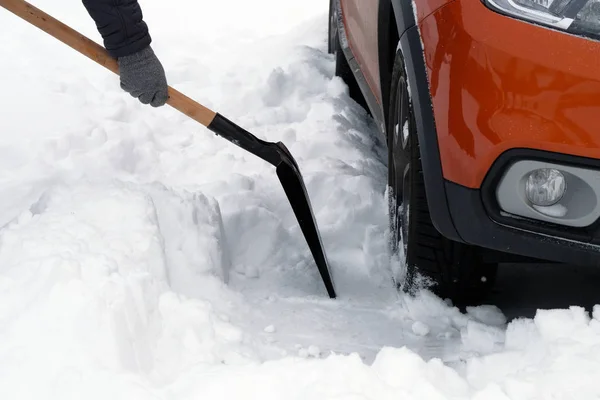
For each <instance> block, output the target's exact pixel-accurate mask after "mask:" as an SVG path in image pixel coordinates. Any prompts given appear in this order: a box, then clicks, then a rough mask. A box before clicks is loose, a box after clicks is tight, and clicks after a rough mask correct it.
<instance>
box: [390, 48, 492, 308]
mask: <svg viewBox="0 0 600 400" xmlns="http://www.w3.org/2000/svg"><path fill="white" fill-rule="evenodd" d="M389 110H390V111H389V121H388V130H387V132H388V153H389V164H388V165H389V172H388V186H389V193H390V195H389V202H390V210H389V216H390V232H391V241H390V244H391V251H392V254H401V255H402V257H403V258H404V261H405V262H404V265H405V271H404V272H405V276H404V278H405V279H404V282H403V284H402V283H399V286H403V289H404V290H405V291H406V292H408V293H411V294H415V293H416V291H417V290H418V289H420V288H421V287H423V286H424V284H425V286H427V284H430V286H429V287H428V288H429V289H430V290H431V291H432V292H434V293H435V294H437V295H438V296H440V297H442V298H449V299H450V300H452V301H453V303H454V304H455V305H459V306H465V305H472V304H478V303H480V302H481V301H483V300H484V298H485V296H486V295H487V294H488V292H489V291H490V289H491V287H492V286H493V283H494V281H495V277H496V272H497V264H495V263H493V264H490V263H484V262H483V261H482V258H481V251H479V249H478V248H476V247H473V246H469V245H466V244H463V243H458V242H454V241H452V240H449V239H447V238H445V237H444V236H442V235H441V234H440V233H439V232H438V231H437V229H436V228H435V227H434V226H433V223H432V222H431V217H430V215H429V207H428V204H427V196H426V193H425V181H424V178H423V171H422V167H421V157H420V149H419V140H418V137H417V132H416V126H415V118H414V113H413V105H412V104H411V101H410V95H409V90H408V84H407V76H406V71H405V67H404V63H403V59H402V57H401V55H400V54H399V55H398V56H397V59H396V61H395V64H394V69H393V73H392V84H391V91H390V108H389Z"/></svg>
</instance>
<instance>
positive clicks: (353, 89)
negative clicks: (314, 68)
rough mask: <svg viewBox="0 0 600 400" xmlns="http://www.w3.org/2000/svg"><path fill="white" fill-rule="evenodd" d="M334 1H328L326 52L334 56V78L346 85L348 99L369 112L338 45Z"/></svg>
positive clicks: (338, 38) (338, 37)
mask: <svg viewBox="0 0 600 400" xmlns="http://www.w3.org/2000/svg"><path fill="white" fill-rule="evenodd" d="M334 1H335V0H329V35H328V37H329V39H328V46H327V50H328V52H329V54H333V55H334V56H335V76H339V77H340V78H342V80H343V81H344V82H345V83H346V85H348V91H349V95H350V98H351V99H352V100H354V101H355V102H357V103H358V104H359V105H360V106H361V107H363V108H364V109H365V110H367V112H369V108H368V107H367V102H366V100H365V97H364V96H363V94H362V91H361V90H360V87H359V85H358V82H357V81H356V77H355V76H354V73H353V72H352V69H351V68H350V64H348V60H347V59H346V56H345V54H344V51H343V50H342V46H341V45H340V35H339V32H338V28H337V13H336V9H335V4H334Z"/></svg>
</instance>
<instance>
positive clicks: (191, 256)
mask: <svg viewBox="0 0 600 400" xmlns="http://www.w3.org/2000/svg"><path fill="white" fill-rule="evenodd" d="M33 3H34V4H35V5H36V6H38V7H40V8H42V9H44V10H45V11H47V12H49V13H50V14H52V15H53V16H55V17H58V18H60V19H61V20H63V21H64V22H66V23H68V24H70V25H72V26H73V27H74V28H76V29H77V30H79V31H80V32H82V33H84V34H85V35H87V36H89V37H91V38H92V39H94V40H96V41H100V38H99V36H98V33H97V31H96V30H95V26H94V24H93V22H92V21H91V19H90V18H89V16H88V15H87V13H86V12H85V9H84V8H83V6H82V5H81V4H80V2H66V1H62V0H61V1H56V0H54V1H51V0H37V1H34V2H33ZM141 4H142V6H143V9H144V14H145V19H146V21H147V22H148V24H149V26H150V29H151V34H152V36H153V38H154V42H153V47H154V49H155V51H156V52H157V54H158V55H159V56H160V58H161V60H162V61H163V63H164V65H165V69H166V70H167V74H168V78H169V83H170V84H171V85H173V86H174V87H175V88H177V89H179V90H181V91H182V92H184V93H185V94H187V95H189V96H191V97H192V98H194V99H196V100H198V101H200V102H202V103H204V104H206V105H207V106H209V107H211V108H213V109H215V110H218V111H219V112H221V113H222V114H223V115H225V116H227V117H228V118H230V119H232V120H234V121H235V122H237V123H239V124H240V125H242V126H243V127H245V128H246V129H248V130H250V131H251V132H253V133H254V134H256V135H257V136H259V137H260V138H262V139H265V140H269V141H282V142H284V143H285V144H286V146H288V147H289V149H290V151H291V152H292V154H293V155H294V156H295V157H296V159H297V161H298V163H299V165H300V168H301V170H302V172H303V175H304V178H305V180H306V183H307V190H308V192H309V194H310V197H311V200H312V203H313V207H314V211H315V215H316V218H317V220H318V223H319V226H320V229H321V232H322V236H323V242H324V244H325V247H326V250H327V253H328V256H329V259H330V262H331V266H332V270H333V274H334V279H335V281H336V283H337V289H338V292H339V299H336V300H330V299H328V298H327V296H326V293H325V290H324V287H323V285H322V283H321V281H320V279H319V275H318V273H317V271H316V268H315V266H314V264H313V260H312V257H311V255H310V252H309V251H308V248H307V247H306V244H305V242H304V239H303V237H302V235H301V232H300V231H299V228H298V225H297V222H296V219H295V217H294V215H293V213H292V211H291V209H290V207H289V204H288V203H287V200H286V198H285V196H284V193H283V191H282V189H281V187H280V184H279V182H278V180H277V177H276V175H275V173H274V170H273V168H272V167H271V166H270V165H268V164H266V163H265V162H263V161H261V160H259V159H258V158H256V157H254V156H253V155H250V154H248V153H245V152H244V151H242V150H241V149H238V148H237V147H235V146H233V145H232V144H230V143H229V142H227V141H225V140H223V139H221V138H219V137H216V136H215V135H213V134H211V133H210V132H208V130H207V129H205V128H203V127H202V126H200V125H198V124H197V123H196V122H194V121H191V120H189V119H188V118H187V117H185V116H183V115H181V114H179V113H178V112H176V111H175V110H173V109H170V108H169V107H163V108H161V109H157V110H155V109H152V108H150V107H146V106H143V105H141V104H139V103H138V102H137V101H136V100H134V99H132V98H131V97H129V96H128V95H127V94H125V93H124V92H122V91H121V90H120V88H119V86H118V79H117V77H116V76H114V75H112V74H111V73H109V72H107V71H106V70H104V69H102V68H101V67H98V66H97V65H96V64H94V63H93V62H91V61H89V60H87V59H86V58H84V57H83V56H81V55H79V54H77V53H75V52H74V51H72V50H71V49H69V48H67V47H66V46H64V45H63V44H61V43H59V42H57V41H56V40H55V39H52V38H50V37H49V36H47V35H45V34H44V33H42V32H41V31H39V30H37V29H35V28H33V27H30V26H29V25H27V24H26V23H24V22H22V21H21V20H19V19H17V18H16V17H14V16H12V15H11V14H9V13H7V12H5V11H1V12H0V26H2V31H3V32H4V34H2V35H0V59H1V60H2V62H1V63H0V79H1V81H2V88H3V93H4V94H5V95H4V96H0V227H1V229H0V398H2V399H11V400H12V399H61V400H62V399H102V400H104V399H128V400H131V399H178V400H185V399H198V398H202V399H240V400H243V399H282V398H285V399H322V400H325V399H348V400H358V399H378V400H384V399H399V398H401V399H428V400H432V399H486V400H495V399H548V398H553V399H571V398H576V399H591V398H597V397H598V396H600V385H598V382H599V381H600V309H596V310H595V312H594V314H593V315H592V316H590V315H588V314H586V312H585V311H584V310H583V309H582V308H578V307H573V308H571V309H567V310H541V311H539V312H538V314H537V316H536V317H535V318H534V319H519V320H515V321H513V322H510V323H507V321H506V318H504V316H503V315H502V313H501V312H500V311H499V310H498V309H497V308H495V307H492V306H481V307H476V308H472V309H469V310H467V313H466V314H462V313H460V312H459V311H458V310H457V309H456V308H453V307H451V306H449V305H448V304H447V303H446V302H444V301H443V300H442V299H438V298H436V297H435V296H433V295H431V294H430V293H429V292H427V291H423V292H422V293H421V294H419V295H418V296H417V297H416V298H409V297H405V296H403V295H402V294H400V293H399V292H398V291H397V290H395V288H394V285H393V284H392V283H391V282H392V279H391V278H392V273H391V272H390V271H392V270H393V268H391V266H390V263H389V261H388V259H389V257H388V256H387V243H386V237H387V232H386V229H387V216H386V210H387V201H386V150H385V146H384V144H383V143H382V141H381V139H380V138H379V137H378V134H377V132H376V127H375V125H374V124H373V122H372V121H371V120H370V119H369V118H368V116H367V115H366V113H365V112H364V110H362V109H361V108H360V107H359V106H357V105H356V104H355V103H354V102H352V101H351V100H350V99H349V97H348V94H347V88H346V86H345V85H344V84H343V82H342V81H341V80H339V79H338V78H335V77H334V61H333V57H332V56H330V55H328V54H327V51H326V48H327V44H326V38H327V5H326V2H323V1H322V0H319V1H317V0H305V1H303V2H296V3H293V2H281V1H275V0H257V1H253V2H248V1H242V0H232V1H230V2H221V3H219V2H208V1H200V2H198V1H193V0H171V1H169V2H165V1H160V2H159V1H157V0H155V1H151V0H147V1H141ZM265 10H269V12H268V13H267V12H265ZM8 33H10V34H8Z"/></svg>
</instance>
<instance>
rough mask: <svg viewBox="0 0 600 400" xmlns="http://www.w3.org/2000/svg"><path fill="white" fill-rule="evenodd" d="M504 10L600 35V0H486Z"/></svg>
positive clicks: (568, 30) (576, 31) (556, 25)
mask: <svg viewBox="0 0 600 400" xmlns="http://www.w3.org/2000/svg"><path fill="white" fill-rule="evenodd" d="M483 1H484V2H485V3H486V4H487V5H488V6H489V7H490V8H492V9H495V10H496V11H499V12H501V13H503V14H508V15H511V16H513V17H517V18H521V19H525V20H528V21H532V22H536V23H538V24H542V25H546V26H550V27H553V28H556V29H561V30H564V31H567V32H570V33H574V34H579V35H583V36H589V37H593V38H596V39H598V38H600V0H483Z"/></svg>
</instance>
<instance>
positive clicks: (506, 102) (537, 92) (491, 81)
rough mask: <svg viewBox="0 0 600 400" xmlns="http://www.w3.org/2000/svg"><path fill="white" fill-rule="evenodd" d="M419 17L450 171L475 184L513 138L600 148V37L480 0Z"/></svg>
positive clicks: (598, 151)
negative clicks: (519, 16)
mask: <svg viewBox="0 0 600 400" xmlns="http://www.w3.org/2000/svg"><path fill="white" fill-rule="evenodd" d="M418 4H420V3H418ZM419 26H420V32H421V36H422V41H423V44H424V53H425V60H426V66H427V73H428V76H429V82H430V93H431V97H432V101H433V110H434V116H435V122H436V128H437V135H438V141H439V148H440V157H441V161H442V168H443V174H444V177H445V178H446V179H448V180H450V181H452V182H455V183H458V184H460V185H463V186H467V187H470V188H479V187H480V185H481V183H482V181H483V180H484V178H485V176H486V173H487V172H488V170H489V169H490V167H491V165H492V164H493V163H494V161H495V160H496V158H497V157H498V156H499V155H500V154H501V153H503V152H504V151H506V150H508V149H511V148H532V149H539V150H546V151H550V152H559V153H565V154H571V155H576V156H582V157H590V158H600V74H599V73H598V66H600V43H599V42H597V41H593V40H589V39H585V38H581V37H577V36H573V35H570V34H566V33H563V32H557V31H554V30H551V29H547V28H544V27H540V26H536V25H533V24H530V23H527V22H524V21H519V20H516V19H513V18H508V17H506V16H502V15H500V14H498V13H496V12H494V11H491V10H490V9H488V8H487V7H485V6H484V5H483V4H482V3H481V1H480V0H456V1H454V2H452V3H450V4H448V5H446V6H445V7H443V8H441V9H438V10H437V11H436V12H435V13H433V14H431V15H429V16H428V17H427V18H425V19H424V20H422V21H421V23H420V24H419Z"/></svg>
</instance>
